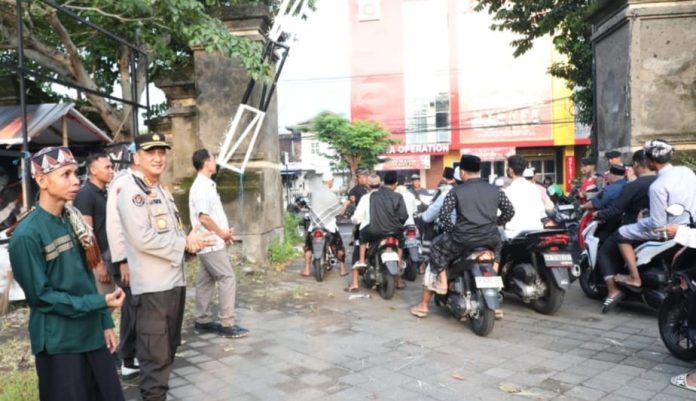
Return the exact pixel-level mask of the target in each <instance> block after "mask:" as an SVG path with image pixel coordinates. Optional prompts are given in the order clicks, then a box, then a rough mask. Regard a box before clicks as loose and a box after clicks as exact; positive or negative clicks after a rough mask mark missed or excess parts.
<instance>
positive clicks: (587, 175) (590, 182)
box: [577, 157, 602, 205]
mask: <svg viewBox="0 0 696 401" xmlns="http://www.w3.org/2000/svg"><path fill="white" fill-rule="evenodd" d="M580 164H581V165H582V167H581V168H580V171H581V172H582V175H583V179H582V183H581V184H580V189H579V190H578V193H577V195H578V201H579V202H580V204H581V205H582V204H584V203H586V202H587V201H588V200H590V199H592V198H593V197H594V196H596V195H597V192H598V191H599V188H600V187H601V182H602V179H601V176H600V175H599V174H598V173H597V170H596V168H597V160H595V159H594V158H591V157H586V158H584V159H582V160H581V161H580Z"/></svg>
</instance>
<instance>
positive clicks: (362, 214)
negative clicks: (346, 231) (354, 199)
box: [350, 190, 374, 230]
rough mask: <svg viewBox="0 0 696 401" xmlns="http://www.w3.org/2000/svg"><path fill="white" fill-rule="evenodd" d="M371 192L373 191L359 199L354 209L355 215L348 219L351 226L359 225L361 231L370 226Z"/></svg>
mask: <svg viewBox="0 0 696 401" xmlns="http://www.w3.org/2000/svg"><path fill="white" fill-rule="evenodd" d="M372 192H374V190H371V191H370V192H368V193H366V194H365V195H363V196H362V198H360V202H358V206H357V207H356V208H355V213H353V216H352V217H351V218H350V221H352V222H353V224H359V225H360V227H359V228H360V229H361V230H362V229H363V228H365V226H367V225H368V224H370V195H372Z"/></svg>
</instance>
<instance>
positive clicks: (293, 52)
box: [277, 0, 350, 132]
mask: <svg viewBox="0 0 696 401" xmlns="http://www.w3.org/2000/svg"><path fill="white" fill-rule="evenodd" d="M288 30H290V31H291V32H292V33H293V34H294V36H295V40H294V41H292V42H290V43H289V45H290V52H289V53H288V59H287V61H286V64H285V67H284V68H283V71H282V73H281V76H280V80H279V83H278V89H277V98H278V129H279V131H280V132H287V129H286V128H285V127H287V126H291V125H294V124H297V123H301V122H304V121H307V120H309V119H311V118H312V117H314V116H316V115H317V114H319V113H320V112H322V111H325V110H328V111H333V112H335V113H339V114H343V115H345V116H346V117H350V77H349V76H350V62H349V56H350V55H349V48H348V45H349V42H348V41H349V38H348V2H347V1H335V0H321V1H318V2H317V9H316V11H314V12H313V13H311V14H310V15H309V17H308V18H307V19H306V20H301V21H294V22H293V23H292V25H289V26H288Z"/></svg>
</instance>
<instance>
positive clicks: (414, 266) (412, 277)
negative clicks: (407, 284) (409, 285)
mask: <svg viewBox="0 0 696 401" xmlns="http://www.w3.org/2000/svg"><path fill="white" fill-rule="evenodd" d="M416 277H418V262H414V261H412V260H411V259H409V260H408V261H407V262H406V269H404V279H406V280H408V281H416Z"/></svg>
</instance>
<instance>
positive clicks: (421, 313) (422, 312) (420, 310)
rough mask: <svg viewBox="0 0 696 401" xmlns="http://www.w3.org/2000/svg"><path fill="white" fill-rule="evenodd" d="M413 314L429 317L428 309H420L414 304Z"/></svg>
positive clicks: (419, 316)
mask: <svg viewBox="0 0 696 401" xmlns="http://www.w3.org/2000/svg"><path fill="white" fill-rule="evenodd" d="M411 314H412V315H413V316H415V317H417V318H421V319H422V318H424V317H428V311H424V310H422V309H418V306H414V307H413V308H411Z"/></svg>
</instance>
